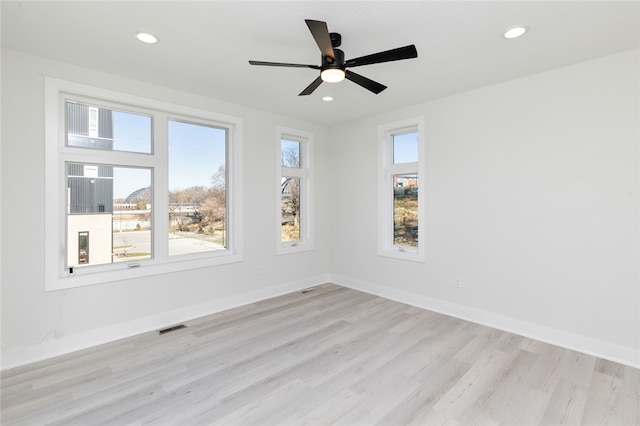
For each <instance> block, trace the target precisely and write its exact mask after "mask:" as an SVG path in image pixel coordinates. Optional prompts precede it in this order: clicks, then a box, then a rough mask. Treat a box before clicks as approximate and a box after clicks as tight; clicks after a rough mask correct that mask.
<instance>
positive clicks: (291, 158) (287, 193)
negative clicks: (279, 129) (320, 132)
mask: <svg viewBox="0 0 640 426" xmlns="http://www.w3.org/2000/svg"><path fill="white" fill-rule="evenodd" d="M281 160H282V161H281V164H282V166H283V168H295V169H299V168H300V142H296V141H289V140H284V139H283V140H282V143H281ZM300 184H301V178H300V177H294V176H286V175H285V171H283V176H282V178H281V182H280V194H281V206H280V216H281V220H282V221H281V241H282V242H289V241H300V240H301V237H302V236H301V234H300V208H301V206H300V201H301V200H300Z"/></svg>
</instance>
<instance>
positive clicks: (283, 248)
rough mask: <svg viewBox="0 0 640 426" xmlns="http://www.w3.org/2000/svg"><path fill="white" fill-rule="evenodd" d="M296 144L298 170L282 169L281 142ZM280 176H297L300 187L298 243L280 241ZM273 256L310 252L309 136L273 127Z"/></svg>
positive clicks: (311, 175)
mask: <svg viewBox="0 0 640 426" xmlns="http://www.w3.org/2000/svg"><path fill="white" fill-rule="evenodd" d="M283 139H287V140H292V141H295V142H299V143H300V167H299V168H293V167H284V166H282V140H283ZM283 177H299V178H300V179H301V184H300V240H298V241H282V198H281V197H282V193H281V182H282V178H283ZM276 182H277V186H276V197H277V198H276V200H277V201H276V208H277V210H276V220H277V221H276V254H278V255H282V254H290V253H298V252H302V251H308V250H313V249H314V248H315V243H314V232H313V230H314V219H313V204H314V203H313V199H314V194H313V134H312V133H310V132H305V131H303V130H297V129H292V128H288V127H284V126H276Z"/></svg>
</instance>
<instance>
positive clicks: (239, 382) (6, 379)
mask: <svg viewBox="0 0 640 426" xmlns="http://www.w3.org/2000/svg"><path fill="white" fill-rule="evenodd" d="M184 324H185V325H186V326H187V327H186V328H183V329H181V330H177V331H174V332H171V333H167V334H164V335H158V333H155V332H150V333H144V334H141V335H140V336H135V337H131V338H128V339H123V340H121V341H118V342H112V343H109V344H106V345H102V346H100V347H96V348H90V349H87V350H84V351H79V352H76V353H73V354H68V355H65V356H61V357H57V358H54V359H51V360H47V361H43V362H39V363H35V364H31V365H27V366H22V367H19V368H15V369H12V370H8V371H4V372H2V373H0V379H1V389H0V390H1V399H0V402H1V405H2V412H1V414H2V419H1V423H2V424H3V425H7V426H10V425H65V426H66V425H82V426H85V425H136V426H142V425H161V426H165V425H212V424H213V425H225V424H226V425H234V426H235V425H243V426H244V425H270V424H273V425H283V426H288V425H328V424H331V425H349V426H351V425H374V424H378V425H385V426H387V425H420V426H422V425H452V426H461V425H465V426H467V425H489V426H495V425H507V426H511V425H529V424H530V425H543V426H555V425H578V424H584V425H598V426H601V425H611V426H631V425H636V426H638V425H640V370H638V369H634V368H631V367H628V366H624V365H620V364H617V363H614V362H611V361H606V360H602V359H598V358H595V357H593V356H590V355H585V354H581V353H578V352H575V351H570V350H567V349H562V348H559V347H556V346H552V345H548V344H545V343H542V342H538V341H535V340H532V339H529V338H525V337H521V336H518V335H514V334H511V333H507V332H503V331H500V330H496V329H492V328H489V327H484V326H482V325H478V324H473V323H470V322H467V321H463V320H460V319H456V318H452V317H448V316H446V315H442V314H437V313H434V312H429V311H425V310H422V309H419V308H416V307H412V306H408V305H404V304H402V303H397V302H394V301H390V300H386V299H383V298H380V297H376V296H373V295H370V294H366V293H362V292H358V291H355V290H351V289H347V288H343V287H340V286H336V285H333V284H326V285H322V286H317V287H315V288H313V289H311V291H309V292H294V293H290V294H286V295H283V296H280V297H275V298H272V299H268V300H263V301H260V302H256V303H252V304H249V305H246V306H241V307H238V308H234V309H230V310H228V311H224V312H218V313H215V314H213V315H209V316H206V317H202V318H197V319H193V320H190V321H187V322H185V323H184Z"/></svg>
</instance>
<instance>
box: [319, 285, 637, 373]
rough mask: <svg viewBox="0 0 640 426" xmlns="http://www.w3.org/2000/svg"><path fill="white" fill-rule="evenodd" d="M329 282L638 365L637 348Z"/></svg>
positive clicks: (416, 297)
mask: <svg viewBox="0 0 640 426" xmlns="http://www.w3.org/2000/svg"><path fill="white" fill-rule="evenodd" d="M329 277H330V282H332V283H334V284H338V285H341V286H343V287H348V288H352V289H354V290H359V291H363V292H365V293H369V294H373V295H376V296H380V297H384V298H385V299H390V300H395V301H397V302H402V303H406V304H407V305H412V306H416V307H418V308H422V309H426V310H429V311H433V312H438V313H441V314H445V315H449V316H452V317H456V318H460V319H463V320H466V321H471V322H474V323H477V324H482V325H486V326H488V327H492V328H497V329H499V330H504V331H507V332H509V333H514V334H518V335H520V336H524V337H528V338H531V339H535V340H539V341H542V342H545V343H550V344H552V345H556V346H560V347H563V348H566V349H571V350H574V351H578V352H582V353H585V354H588V355H593V356H596V357H599V358H603V359H607V360H610V361H614V362H618V363H620V364H625V365H628V366H631V367H635V368H640V349H634V348H630V347H626V346H620V345H616V344H614V343H609V342H605V341H602V340H597V339H592V338H590V337H585V336H581V335H578V334H574V333H570V332H568V331H563V330H558V329H555V328H551V327H547V326H543V325H539V324H535V323H531V322H527V321H522V320H518V319H515V318H511V317H506V316H503V315H499V314H494V313H491V312H487V311H482V310H479V309H474V308H470V307H467V306H462V305H457V304H455V303H450V302H445V301H442V300H438V299H433V298H430V297H426V296H423V295H420V294H416V293H411V292H406V291H402V290H397V289H394V288H390V287H385V286H381V285H377V284H372V283H368V282H364V281H360V280H356V279H353V278H350V277H346V276H343V275H337V274H330V275H329Z"/></svg>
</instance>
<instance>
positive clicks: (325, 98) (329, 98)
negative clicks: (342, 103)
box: [322, 96, 333, 102]
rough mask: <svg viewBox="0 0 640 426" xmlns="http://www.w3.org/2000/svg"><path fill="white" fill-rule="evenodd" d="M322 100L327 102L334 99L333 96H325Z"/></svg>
mask: <svg viewBox="0 0 640 426" xmlns="http://www.w3.org/2000/svg"><path fill="white" fill-rule="evenodd" d="M322 100H323V101H325V102H331V101H332V100H333V96H323V97H322Z"/></svg>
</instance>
